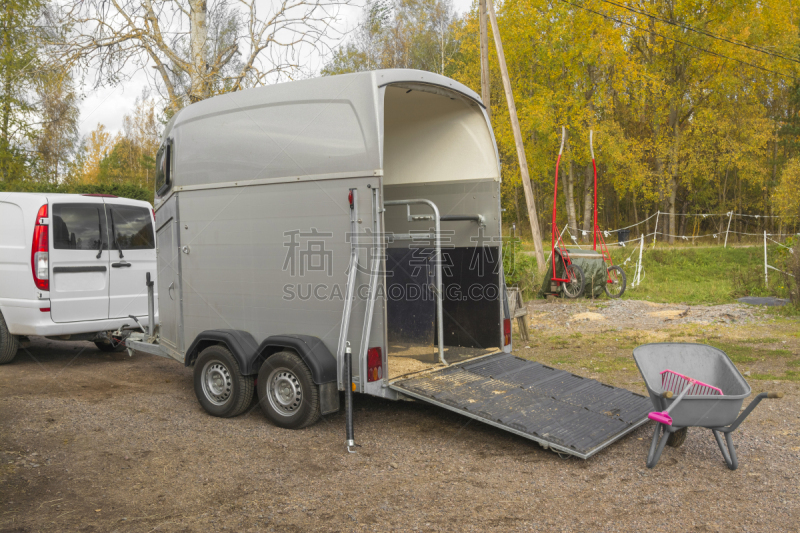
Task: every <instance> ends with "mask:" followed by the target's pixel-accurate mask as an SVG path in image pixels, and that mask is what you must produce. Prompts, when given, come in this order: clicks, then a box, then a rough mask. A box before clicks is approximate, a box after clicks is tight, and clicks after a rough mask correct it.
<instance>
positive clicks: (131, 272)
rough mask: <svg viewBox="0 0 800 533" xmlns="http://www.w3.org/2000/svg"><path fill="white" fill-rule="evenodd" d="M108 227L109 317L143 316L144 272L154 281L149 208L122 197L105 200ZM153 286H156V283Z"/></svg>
mask: <svg viewBox="0 0 800 533" xmlns="http://www.w3.org/2000/svg"><path fill="white" fill-rule="evenodd" d="M106 211H107V213H108V225H109V228H110V230H111V251H110V254H111V285H110V287H111V289H110V292H109V294H110V301H109V307H108V316H109V318H124V317H127V316H130V315H134V316H145V315H147V286H146V285H145V281H146V279H147V273H148V272H149V273H150V279H151V280H152V281H153V282H156V239H155V233H154V231H153V211H152V209H150V208H149V207H145V206H143V205H141V204H140V203H136V204H134V203H133V202H131V203H127V202H125V200H123V199H121V198H120V199H114V200H109V201H107V202H106ZM156 286H157V285H156Z"/></svg>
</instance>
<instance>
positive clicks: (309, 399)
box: [257, 351, 320, 429]
mask: <svg viewBox="0 0 800 533" xmlns="http://www.w3.org/2000/svg"><path fill="white" fill-rule="evenodd" d="M257 383H258V385H257V389H258V391H257V392H258V400H259V401H258V403H259V405H260V406H261V410H262V411H263V412H264V414H265V415H266V417H267V418H269V419H270V421H271V422H272V423H273V424H275V425H276V426H278V427H282V428H285V429H301V428H304V427H306V426H310V425H311V424H313V423H314V422H316V421H317V420H319V417H320V402H319V388H318V387H317V385H316V384H314V381H313V379H312V377H311V371H310V370H309V369H308V367H307V366H306V364H305V363H304V362H303V360H302V359H301V358H300V356H299V355H297V354H296V353H294V352H290V351H282V352H278V353H276V354H273V355H272V356H270V357H269V358H267V360H266V361H264V363H263V364H262V365H261V369H260V370H259V371H258V381H257Z"/></svg>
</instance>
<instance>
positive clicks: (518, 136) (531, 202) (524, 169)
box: [486, 1, 547, 274]
mask: <svg viewBox="0 0 800 533" xmlns="http://www.w3.org/2000/svg"><path fill="white" fill-rule="evenodd" d="M486 7H487V12H488V14H489V20H490V21H491V23H492V33H493V34H494V44H495V47H496V48H497V60H498V63H500V74H501V75H502V77H503V89H505V93H506V102H507V103H508V116H509V119H510V121H511V130H512V131H513V132H514V144H515V145H516V148H517V157H518V158H519V173H520V176H521V178H522V186H523V187H524V188H525V203H526V204H527V206H528V218H529V219H530V224H531V238H532V239H533V248H534V252H535V254H536V266H537V267H538V270H539V274H544V273H545V271H546V270H547V264H546V263H545V260H544V248H543V246H542V234H541V232H540V231H539V215H538V214H537V213H536V198H535V197H534V196H533V189H532V188H531V179H530V174H529V172H528V160H527V157H526V155H525V145H524V144H523V142H522V129H521V128H520V126H519V119H518V118H517V106H516V105H515V104H514V93H513V92H512V91H511V78H509V76H508V67H507V66H506V56H505V54H504V53H503V41H502V40H501V39H500V29H499V27H498V26H497V16H496V15H495V12H494V4H493V3H492V2H488V1H487V2H486Z"/></svg>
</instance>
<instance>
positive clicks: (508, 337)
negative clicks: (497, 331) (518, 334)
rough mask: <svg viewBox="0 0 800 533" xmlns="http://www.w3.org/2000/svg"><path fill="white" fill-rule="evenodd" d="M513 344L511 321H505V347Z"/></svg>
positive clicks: (507, 319)
mask: <svg viewBox="0 0 800 533" xmlns="http://www.w3.org/2000/svg"><path fill="white" fill-rule="evenodd" d="M509 344H511V319H510V318H506V319H505V320H503V346H508V345H509Z"/></svg>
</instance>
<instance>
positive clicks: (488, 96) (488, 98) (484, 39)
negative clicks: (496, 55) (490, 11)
mask: <svg viewBox="0 0 800 533" xmlns="http://www.w3.org/2000/svg"><path fill="white" fill-rule="evenodd" d="M486 1H487V0H480V33H481V101H482V102H483V105H484V107H485V108H486V114H487V115H489V120H490V121H491V120H492V93H491V87H490V86H489V33H488V31H487V28H486Z"/></svg>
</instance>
